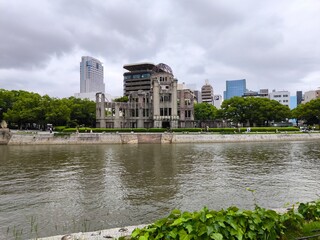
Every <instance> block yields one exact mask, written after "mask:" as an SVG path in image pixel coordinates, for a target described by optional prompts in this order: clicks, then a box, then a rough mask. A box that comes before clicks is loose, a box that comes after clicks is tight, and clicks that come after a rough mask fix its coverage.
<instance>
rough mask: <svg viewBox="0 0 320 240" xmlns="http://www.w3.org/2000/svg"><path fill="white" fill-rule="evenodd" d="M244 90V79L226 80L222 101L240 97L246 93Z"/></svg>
mask: <svg viewBox="0 0 320 240" xmlns="http://www.w3.org/2000/svg"><path fill="white" fill-rule="evenodd" d="M246 88H247V87H246V79H240V80H227V81H226V91H225V92H224V99H225V100H227V99H230V98H232V97H235V96H238V97H241V96H243V95H244V93H245V92H246Z"/></svg>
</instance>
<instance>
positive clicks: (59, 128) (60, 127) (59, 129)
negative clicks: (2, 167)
mask: <svg viewBox="0 0 320 240" xmlns="http://www.w3.org/2000/svg"><path fill="white" fill-rule="evenodd" d="M65 128H67V127H66V126H55V127H54V130H55V131H57V132H62V131H63V130H64V129H65Z"/></svg>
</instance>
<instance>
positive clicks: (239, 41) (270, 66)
mask: <svg viewBox="0 0 320 240" xmlns="http://www.w3.org/2000/svg"><path fill="white" fill-rule="evenodd" d="M0 9H1V14H0V36H1V41H0V88H6V89H26V90H32V91H34V92H41V93H48V94H49V93H50V94H51V95H53V96H61V97H62V96H71V95H73V94H74V92H77V91H78V89H79V61H80V58H81V56H82V55H91V56H93V57H97V58H100V59H101V60H102V61H103V63H104V66H105V81H106V85H107V87H108V89H107V91H108V92H109V93H111V94H113V95H121V94H122V74H123V71H124V70H123V69H122V66H123V65H124V64H127V63H133V62H140V61H148V62H154V63H159V62H164V63H167V64H169V65H170V66H171V68H172V69H173V72H174V74H175V76H176V77H177V78H178V79H179V81H181V82H185V83H186V84H189V85H195V84H196V85H197V87H198V88H199V89H200V87H201V85H202V84H204V81H205V79H209V82H210V83H211V84H212V85H213V86H214V88H215V92H216V93H220V94H222V91H223V90H224V88H225V80H227V79H240V78H246V79H247V85H248V88H250V89H253V90H254V88H269V89H286V90H289V91H291V92H292V94H294V92H295V91H297V90H303V91H306V90H311V89H315V88H317V87H319V86H318V85H319V84H318V82H319V79H320V71H319V66H320V57H319V56H320V49H319V44H318V42H319V38H320V26H319V25H320V15H319V14H318V12H319V11H320V3H319V1H317V0H310V1H307V2H306V1H303V0H284V1H280V2H279V1H276V0H270V1H268V2H257V1H254V0H244V1H241V2H235V1H232V0H223V1H222V0H221V1H220V0H218V1H211V0H200V1H197V2H195V1H191V0H177V1H170V0H163V1H158V2H150V1H147V0H138V1H136V0H118V1H102V0H101V1H93V0H70V1H64V0H55V1H49V0H28V1H24V0H11V1H6V2H5V1H1V2H0ZM306 82H307V84H306ZM61 86H65V87H64V88H63V87H62V88H63V91H62V90H61V89H62V88H61ZM256 90H257V89H256Z"/></svg>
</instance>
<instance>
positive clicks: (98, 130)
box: [55, 126, 299, 134]
mask: <svg viewBox="0 0 320 240" xmlns="http://www.w3.org/2000/svg"><path fill="white" fill-rule="evenodd" d="M91 130H92V132H95V133H102V132H106V133H113V132H119V133H123V132H135V133H140V132H151V133H152V132H161V133H162V132H167V131H169V132H176V133H181V132H190V133H192V132H211V133H221V134H234V133H244V132H247V128H209V129H208V131H207V130H206V129H202V128H173V129H170V130H168V129H166V128H86V127H82V128H78V131H79V132H80V133H84V132H90V131H91ZM55 131H58V132H61V131H62V132H76V131H77V128H67V127H64V126H58V127H55ZM295 131H299V129H297V128H295V127H281V128H277V127H252V128H250V132H251V133H265V132H271V133H276V132H295Z"/></svg>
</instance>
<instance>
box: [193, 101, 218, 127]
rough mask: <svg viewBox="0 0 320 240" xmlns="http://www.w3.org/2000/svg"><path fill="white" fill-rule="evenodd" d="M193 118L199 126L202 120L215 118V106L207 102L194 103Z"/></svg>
mask: <svg viewBox="0 0 320 240" xmlns="http://www.w3.org/2000/svg"><path fill="white" fill-rule="evenodd" d="M194 118H195V120H198V121H199V122H200V123H199V124H200V126H202V122H204V121H212V120H214V119H216V118H217V108H216V107H215V106H213V105H212V104H209V103H205V102H204V103H195V104H194Z"/></svg>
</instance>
